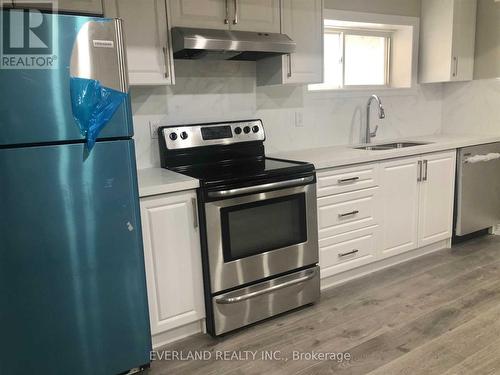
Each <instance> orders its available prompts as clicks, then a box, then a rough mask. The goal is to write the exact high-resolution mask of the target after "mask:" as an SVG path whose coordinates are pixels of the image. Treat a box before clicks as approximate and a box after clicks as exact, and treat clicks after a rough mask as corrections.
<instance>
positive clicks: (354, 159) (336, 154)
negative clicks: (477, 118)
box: [268, 134, 500, 169]
mask: <svg viewBox="0 0 500 375" xmlns="http://www.w3.org/2000/svg"><path fill="white" fill-rule="evenodd" d="M401 141H415V142H429V143H428V144H425V145H418V146H413V147H406V148H399V149H391V150H356V149H354V148H353V147H357V146H358V145H346V146H331V147H320V148H312V149H306V150H299V151H290V152H281V153H276V154H272V155H268V156H271V157H276V158H283V159H290V160H297V161H305V162H309V163H313V164H314V166H315V167H316V169H325V168H332V167H340V166H345V165H351V164H360V163H367V162H372V161H377V160H384V159H392V158H399V157H403V156H412V155H419V154H426V153H429V152H436V151H444V150H451V149H456V148H461V147H466V146H474V145H479V144H485V143H493V142H500V136H498V135H490V136H488V135H482V136H478V135H448V134H439V135H429V136H420V137H409V138H403V139H395V140H385V141H379V142H376V141H375V142H373V144H374V145H375V144H377V143H392V142H401Z"/></svg>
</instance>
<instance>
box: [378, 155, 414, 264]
mask: <svg viewBox="0 0 500 375" xmlns="http://www.w3.org/2000/svg"><path fill="white" fill-rule="evenodd" d="M419 161H420V158H405V159H397V160H393V161H388V162H384V163H381V164H380V187H381V195H382V199H381V205H380V210H381V212H382V219H381V227H382V228H383V229H382V238H381V244H382V246H381V248H382V256H391V255H396V254H399V253H403V252H405V251H409V250H412V249H416V248H417V245H418V241H417V238H418V236H417V233H418V231H417V225H418V198H419V195H418V193H419V184H418V181H417V179H418V174H419Z"/></svg>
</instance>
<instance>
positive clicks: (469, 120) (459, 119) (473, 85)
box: [442, 79, 500, 135]
mask: <svg viewBox="0 0 500 375" xmlns="http://www.w3.org/2000/svg"><path fill="white" fill-rule="evenodd" d="M442 113H443V117H442V123H443V125H442V126H443V132H444V133H456V134H495V135H500V79H488V80H476V81H471V82H456V83H448V84H446V85H444V89H443V112H442Z"/></svg>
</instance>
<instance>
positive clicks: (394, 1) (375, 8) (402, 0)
mask: <svg viewBox="0 0 500 375" xmlns="http://www.w3.org/2000/svg"><path fill="white" fill-rule="evenodd" d="M491 1H493V0H491ZM325 8H327V9H339V10H350V11H354V12H368V13H381V14H392V15H397V16H409V17H420V0H325Z"/></svg>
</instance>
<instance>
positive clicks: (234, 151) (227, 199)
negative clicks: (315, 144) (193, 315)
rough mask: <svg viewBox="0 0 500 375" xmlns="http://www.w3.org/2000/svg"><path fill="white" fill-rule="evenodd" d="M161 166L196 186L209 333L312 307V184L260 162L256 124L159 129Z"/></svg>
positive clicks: (302, 170) (305, 169) (315, 276)
mask: <svg viewBox="0 0 500 375" xmlns="http://www.w3.org/2000/svg"><path fill="white" fill-rule="evenodd" d="M159 135H160V136H159V141H160V155H161V163H162V167H164V168H168V169H171V170H174V171H177V172H180V173H183V174H186V175H189V176H192V177H195V178H197V179H199V180H200V188H199V189H198V211H199V218H200V229H201V232H200V234H201V247H202V259H203V273H204V284H205V305H206V310H207V331H208V332H209V333H210V334H212V335H215V336H216V335H220V334H223V333H225V332H228V331H232V330H234V329H237V328H240V327H243V326H245V325H247V324H251V323H254V322H257V321H259V320H262V319H265V318H268V317H271V316H274V315H276V314H280V313H283V312H285V311H288V310H290V309H294V308H297V307H299V306H303V305H306V304H310V303H313V302H315V301H317V300H318V299H319V294H320V293H319V267H318V266H317V263H318V234H317V233H318V230H317V209H316V176H315V172H314V166H313V165H312V164H309V163H302V162H295V161H289V160H281V159H275V158H268V157H266V156H265V153H264V140H265V133H264V127H263V125H262V121H261V120H247V121H238V122H231V123H227V122H226V123H211V124H197V125H183V126H170V127H162V128H160V129H159Z"/></svg>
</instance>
